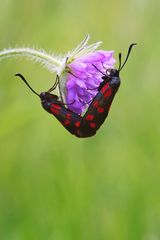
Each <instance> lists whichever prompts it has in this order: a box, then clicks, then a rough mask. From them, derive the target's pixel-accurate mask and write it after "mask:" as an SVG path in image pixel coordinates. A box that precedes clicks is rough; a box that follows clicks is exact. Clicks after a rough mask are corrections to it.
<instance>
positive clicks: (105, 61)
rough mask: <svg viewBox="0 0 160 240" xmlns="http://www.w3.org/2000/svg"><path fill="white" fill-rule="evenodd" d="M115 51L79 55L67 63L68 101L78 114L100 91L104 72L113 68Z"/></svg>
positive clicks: (71, 108) (70, 107) (69, 106)
mask: <svg viewBox="0 0 160 240" xmlns="http://www.w3.org/2000/svg"><path fill="white" fill-rule="evenodd" d="M113 53H114V52H113V51H103V50H99V51H95V52H91V53H88V54H87V55H85V56H82V57H79V58H77V59H75V60H74V61H72V62H71V63H70V64H68V65H67V67H68V69H69V71H68V73H67V75H66V90H67V91H66V96H65V98H66V103H67V104H68V108H69V109H70V110H72V111H74V112H76V113H78V114H81V113H83V111H84V110H85V109H86V108H87V107H88V106H89V104H90V102H91V101H92V99H93V98H94V96H95V95H96V94H97V92H98V86H99V84H100V83H101V81H102V76H103V74H105V73H106V70H107V69H108V68H113V65H114V64H115V59H114V58H113Z"/></svg>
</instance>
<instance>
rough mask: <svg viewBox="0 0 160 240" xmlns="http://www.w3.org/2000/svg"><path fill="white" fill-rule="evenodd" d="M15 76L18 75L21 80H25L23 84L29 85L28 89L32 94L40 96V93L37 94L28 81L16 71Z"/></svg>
mask: <svg viewBox="0 0 160 240" xmlns="http://www.w3.org/2000/svg"><path fill="white" fill-rule="evenodd" d="M15 76H16V77H20V78H21V80H22V81H23V82H25V84H26V85H27V86H28V87H29V89H30V90H31V91H32V92H33V93H34V94H36V95H37V96H38V97H40V95H39V94H38V93H37V92H35V91H34V90H33V88H32V87H31V86H30V85H29V84H28V82H27V81H26V79H25V78H24V77H23V75H22V74H20V73H16V74H15Z"/></svg>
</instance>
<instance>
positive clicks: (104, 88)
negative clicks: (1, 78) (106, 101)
mask: <svg viewBox="0 0 160 240" xmlns="http://www.w3.org/2000/svg"><path fill="white" fill-rule="evenodd" d="M107 88H109V84H108V83H106V85H104V87H102V89H101V93H102V94H103V93H104V92H105V91H106V90H107Z"/></svg>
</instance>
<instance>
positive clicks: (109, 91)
mask: <svg viewBox="0 0 160 240" xmlns="http://www.w3.org/2000/svg"><path fill="white" fill-rule="evenodd" d="M111 93H112V89H111V88H109V89H108V90H107V91H106V92H105V93H104V98H108V97H109V96H111Z"/></svg>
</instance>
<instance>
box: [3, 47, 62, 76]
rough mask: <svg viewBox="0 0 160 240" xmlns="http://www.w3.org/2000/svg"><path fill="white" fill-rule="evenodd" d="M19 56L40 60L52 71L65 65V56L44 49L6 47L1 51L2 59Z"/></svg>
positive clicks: (57, 70) (56, 70)
mask: <svg viewBox="0 0 160 240" xmlns="http://www.w3.org/2000/svg"><path fill="white" fill-rule="evenodd" d="M18 56H21V57H27V58H29V59H31V60H33V61H35V62H39V63H41V64H42V65H43V66H44V67H45V68H47V69H48V70H49V71H51V72H59V69H60V68H61V67H62V65H63V58H60V57H54V56H52V55H49V54H47V53H46V52H45V51H43V50H35V49H31V48H12V49H4V50H3V51H1V52H0V60H1V59H4V58H10V57H18Z"/></svg>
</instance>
